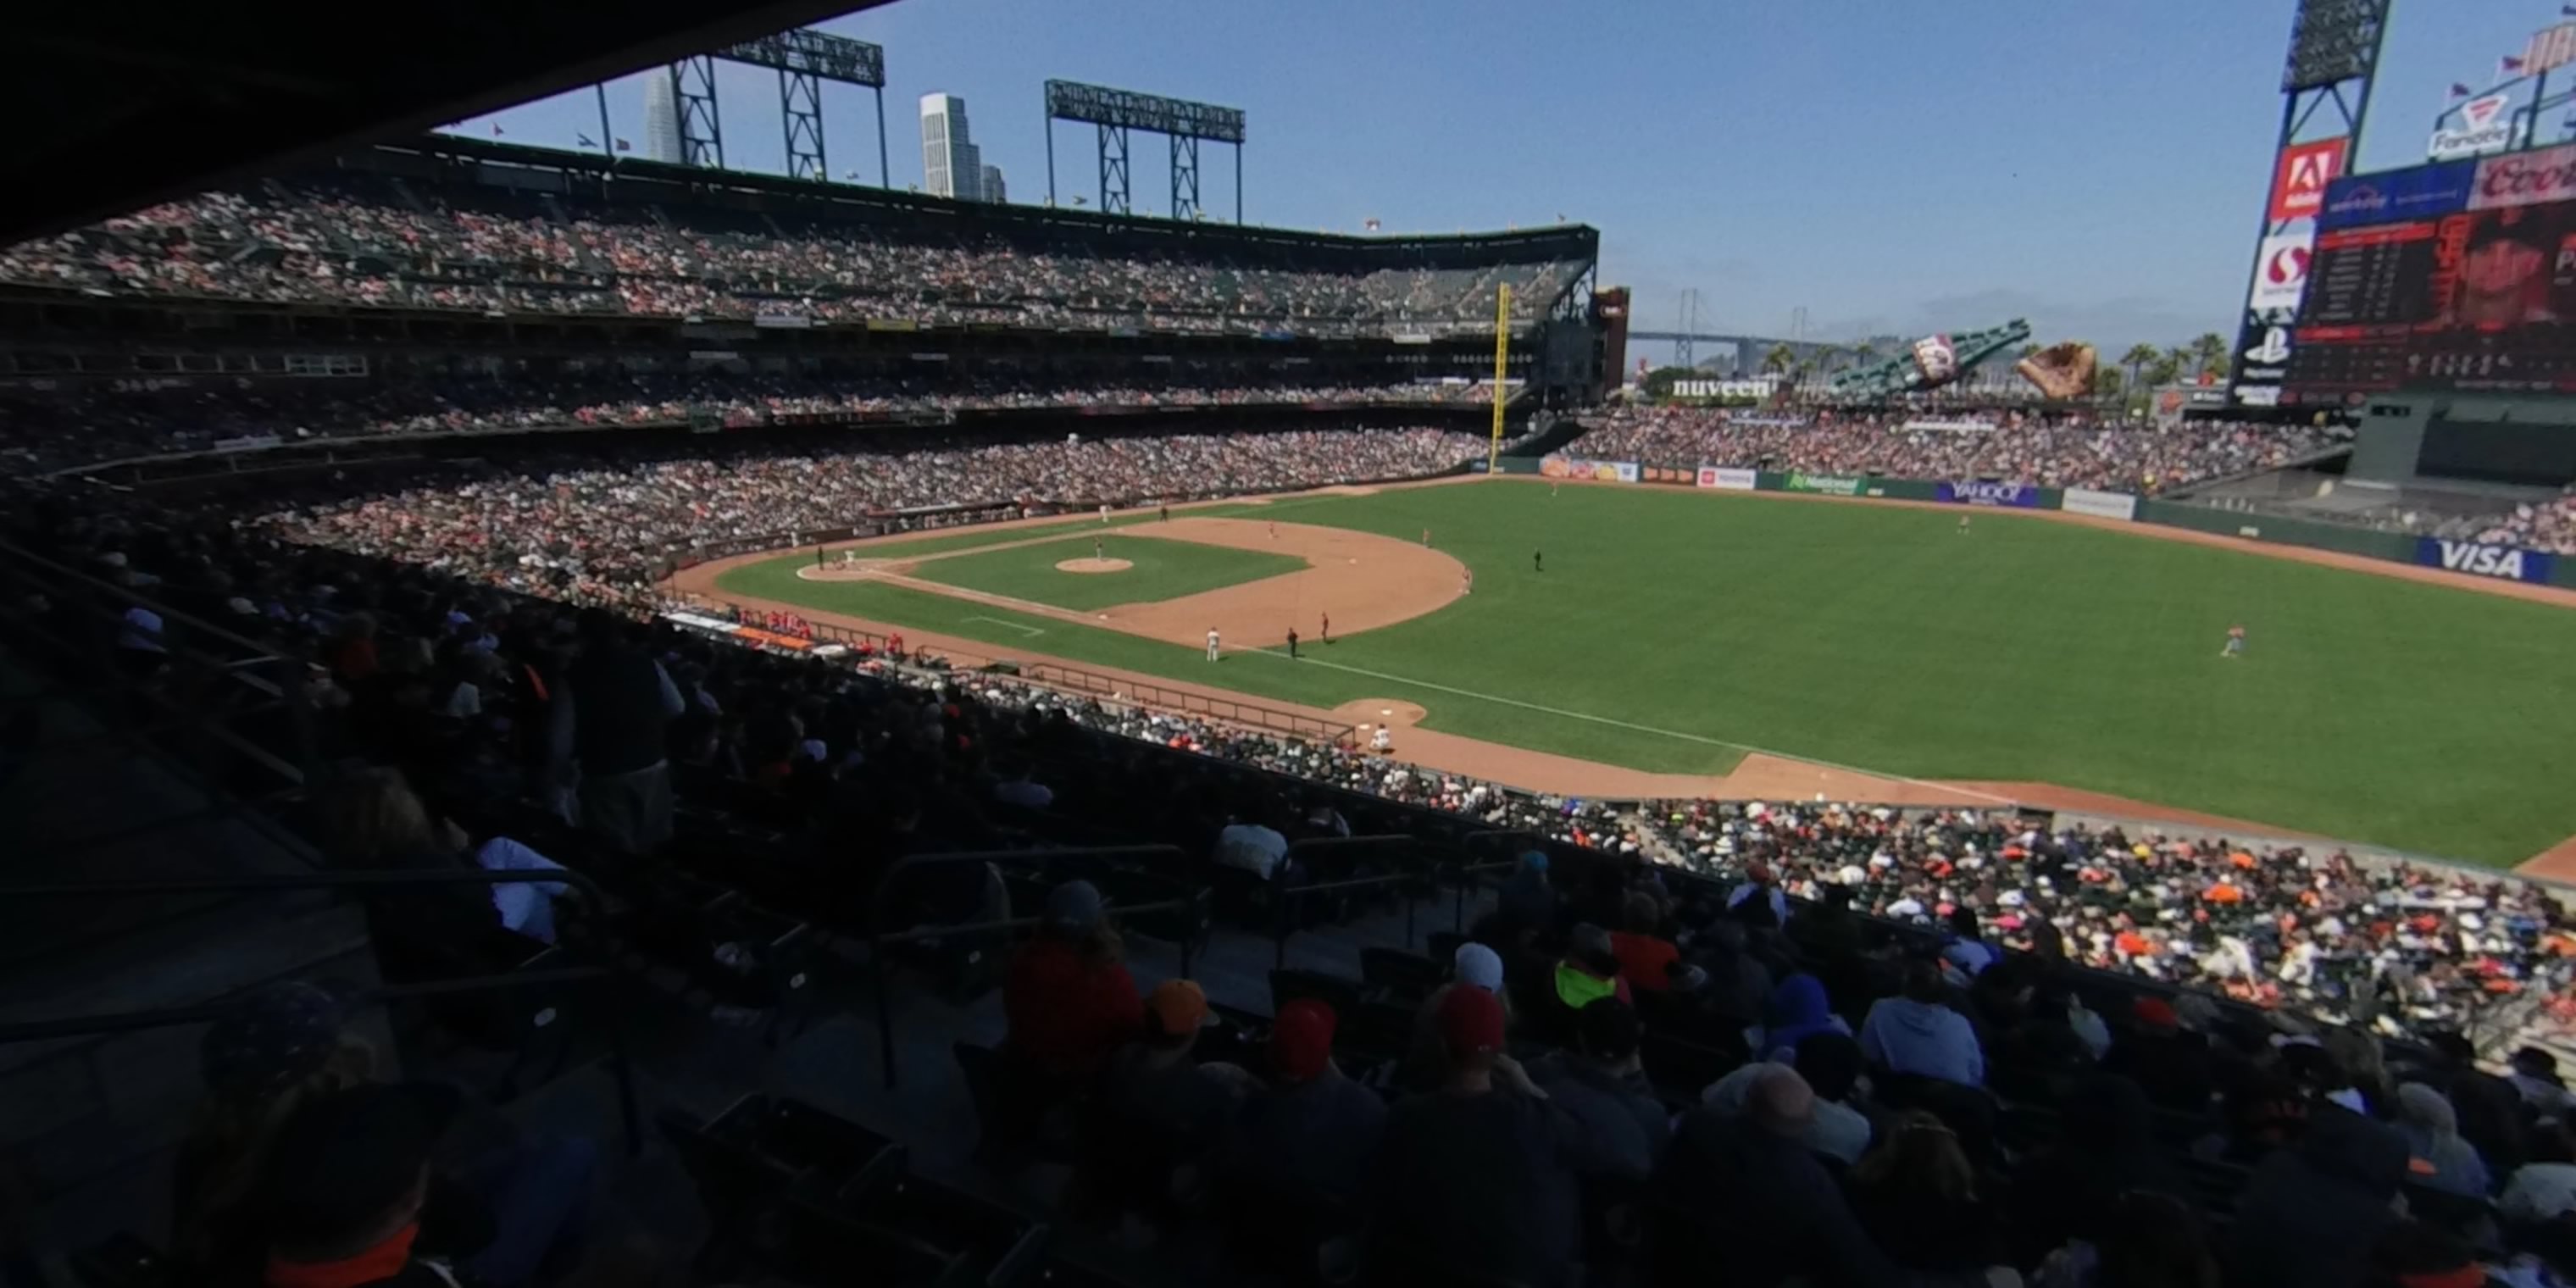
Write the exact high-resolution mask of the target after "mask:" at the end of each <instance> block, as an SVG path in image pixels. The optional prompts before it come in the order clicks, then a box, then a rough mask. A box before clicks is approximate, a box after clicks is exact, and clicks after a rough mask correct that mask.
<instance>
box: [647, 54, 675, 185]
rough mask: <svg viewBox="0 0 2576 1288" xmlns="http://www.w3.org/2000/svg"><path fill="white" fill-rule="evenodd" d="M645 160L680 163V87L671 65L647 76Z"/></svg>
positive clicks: (657, 69) (656, 69) (655, 70)
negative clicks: (675, 81)
mask: <svg viewBox="0 0 2576 1288" xmlns="http://www.w3.org/2000/svg"><path fill="white" fill-rule="evenodd" d="M644 159H645V160H647V161H662V162H667V163H669V164H672V165H678V164H679V163H680V87H679V86H678V85H677V84H676V83H674V82H673V81H672V79H671V69H670V68H667V67H660V68H655V69H654V71H653V74H652V75H650V76H648V77H646V78H645V79H644Z"/></svg>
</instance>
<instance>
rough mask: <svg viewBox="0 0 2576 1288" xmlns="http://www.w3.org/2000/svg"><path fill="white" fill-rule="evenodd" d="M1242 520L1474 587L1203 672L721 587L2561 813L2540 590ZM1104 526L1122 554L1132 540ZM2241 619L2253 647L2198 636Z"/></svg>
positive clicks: (1873, 514) (1696, 508)
mask: <svg viewBox="0 0 2576 1288" xmlns="http://www.w3.org/2000/svg"><path fill="white" fill-rule="evenodd" d="M1260 512H1261V513H1262V514H1263V515H1264V516H1265V517H1272V516H1275V517H1277V518H1281V519H1294V520H1295V521H1297V522H1302V523H1319V524H1327V525H1331V526H1337V527H1345V528H1354V529H1360V530H1365V531H1373V532H1379V533H1383V534H1386V535H1389V536H1394V537H1398V538H1401V539H1405V540H1414V539H1418V538H1419V535H1420V533H1421V531H1422V529H1424V528H1426V527H1427V528H1430V529H1431V530H1432V532H1433V538H1434V543H1435V544H1436V545H1438V546H1439V547H1441V548H1442V549H1444V550H1447V551H1449V552H1450V553H1452V554H1455V555H1457V556H1458V557H1460V558H1461V559H1464V560H1465V561H1466V562H1467V563H1468V564H1469V565H1470V566H1471V567H1473V568H1474V569H1475V572H1476V593H1475V594H1474V595H1473V596H1471V597H1468V598H1466V599H1462V600H1460V601H1458V602H1457V603H1455V604H1453V605H1451V606H1450V607H1448V608H1445V609H1443V610H1441V611H1439V612H1437V613H1433V614H1430V615H1428V616H1425V617H1420V618H1416V619H1414V620H1412V621H1410V622H1405V623H1402V624H1400V625H1396V626H1392V627H1388V628H1385V629H1382V630H1376V631H1370V632H1367V633H1366V634H1363V635H1358V636H1351V637H1346V638H1343V639H1340V640H1337V641H1336V642H1335V643H1334V644H1333V645H1332V646H1331V647H1330V648H1311V647H1310V652H1311V653H1312V654H1313V655H1314V656H1313V658H1312V659H1311V660H1309V661H1306V662H1301V663H1293V664H1292V663H1290V662H1289V661H1288V660H1287V659H1286V658H1284V657H1279V656H1274V655H1271V654H1266V653H1242V654H1237V655H1234V656H1231V657H1229V658H1227V659H1226V660H1225V661H1223V662H1220V663H1215V664H1210V663H1208V662H1206V661H1205V660H1204V659H1203V658H1201V656H1200V655H1199V651H1198V650H1197V649H1194V648H1186V647H1178V646H1173V645H1166V644H1159V643H1155V642H1153V641H1150V640H1143V639H1138V638H1136V637H1133V636H1127V635H1122V634H1118V633H1116V632H1111V631H1104V630H1095V629H1091V628H1087V627H1082V626H1076V625H1071V624H1068V623H1064V622H1061V621H1057V620H1053V619H1049V618H1043V617H1036V616H1028V615H1023V614H1017V613H1012V612H1010V611H1008V610H1003V609H996V608H992V607H989V606H984V605H977V604H970V603H965V602H962V601H958V600H952V599H946V598H943V597H941V596H938V595H935V594H930V593H927V592H920V591H912V590H906V589H903V588H901V587H893V586H885V585H879V584H873V583H865V582H856V583H850V582H843V583H818V582H807V581H801V580H798V579H797V578H796V577H795V575H794V569H795V566H796V564H797V560H796V559H795V558H794V557H792V556H789V557H782V558H781V559H777V560H772V561H768V562H766V563H762V564H755V565H751V566H747V567H744V568H740V569H736V570H734V571H732V572H730V573H727V574H725V576H724V578H723V581H722V584H723V586H724V587H725V589H727V590H731V591H735V592H737V593H742V594H750V595H759V596H762V597H764V598H771V599H779V600H786V601H792V602H799V603H804V604H808V605H811V606H813V607H816V608H821V609H826V610H837V611H844V612H850V613H855V614H858V615H861V616H865V617H869V618H873V619H878V620H886V621H893V622H899V623H902V624H905V625H909V626H913V627H916V628H923V629H932V630H938V631H942V632H945V633H949V634H953V635H961V636H966V637H969V638H973V639H979V640H985V641H988V642H990V643H993V644H995V645H998V646H1001V648H1000V649H998V650H997V651H1002V652H1007V651H1008V650H1009V649H1011V648H1022V649H1026V650H1028V651H1031V652H1043V653H1047V654H1051V655H1054V656H1059V657H1067V658H1072V659H1075V660H1078V661H1088V662H1093V663H1098V664H1102V665H1111V666H1119V667H1126V668H1132V669H1135V670H1140V671H1148V672H1153V673H1157V674H1164V675H1170V676H1174V677H1178V678H1182V679H1190V680H1199V681H1208V682H1218V683H1222V684H1224V685H1225V686H1227V687H1229V688H1233V689H1238V690H1241V691H1244V692H1246V693H1253V694H1261V695H1265V696H1269V697H1274V698H1279V699H1284V700H1290V701H1296V702H1302V703H1310V704H1314V705H1319V706H1329V705H1332V704H1335V703H1338V702H1342V701H1346V700H1349V699H1352V698H1358V697H1394V698H1404V699H1407V700H1410V701H1415V702H1419V703H1421V704H1422V705H1423V706H1424V707H1425V708H1427V709H1428V710H1429V712H1430V715H1429V718H1428V720H1427V722H1426V723H1428V724H1429V725H1430V726H1431V727H1434V728H1438V729H1442V730H1446V731H1450V732H1454V733H1459V734H1463V735H1467V736H1470V737H1476V738H1484V739H1489V740H1492V741H1496V742H1502V743H1508V744H1512V745H1516V746H1526V747H1534V748H1539V749H1542V750H1548V751H1555V752H1561V753H1564V754H1567V755H1573V756H1580V757H1584V758H1587V759H1593V760H1601V761H1606V762H1610V763H1616V764H1625V765H1633V766H1637V767H1639V768H1645V769H1656V770H1683V771H1698V772H1709V771H1714V770H1720V769H1723V768H1725V767H1727V766H1728V765H1731V764H1732V763H1733V762H1734V761H1735V760H1736V759H1738V758H1740V757H1741V755H1742V754H1743V753H1744V752H1745V751H1746V750H1748V749H1758V750H1765V751H1776V752H1783V753H1787V754H1791V755H1798V756H1805V757H1809V758H1813V759H1817V760H1823V761H1829V762H1833V763H1836V764H1842V765H1848V766H1853V767H1857V768H1864V769H1869V770H1873V771H1877V772H1880V773H1890V774H1901V775H1908V776H1914V777H1922V778H1964V779H1996V780H2020V779H2037V780H2044V781H2048V782H2054V783H2060V784H2064V785H2067V786H2071V787H2078V788H2085V789H2090V790H2094V791H2102V792H2110V793H2114V794H2117V795H2122V796H2131V797H2136V798H2139V799H2142V800H2149V801H2156V802H2160V803H2164V804H2168V805H2173V806H2178V807H2183V808H2189V809H2195V810H2202V811H2207V812H2210V813H2217V814H2227V815H2234V816H2238V817H2244V818H2251V819H2258V820H2262V821H2264V822H2266V823H2271V824H2276V825H2279V826H2281V827H2286V828H2293V829H2297V830H2302V831H2311V832H2317V833H2321V834H2325V835H2331V836H2339V837H2346V838H2350V839H2353V840H2358V841H2365V842H2371V843H2376V844H2383V845H2389V846H2396V847H2400V848H2405V849H2410V850H2417V851H2422V852H2426V853H2432V854H2441V855H2449V856H2455V857H2459V858H2466V859H2473V860H2477V861H2480V862H2487V863H2493V864H2498V865H2509V864H2511V863H2515V862H2518V861H2520V860H2522V859H2524V858H2528V857H2530V856H2531V855H2532V854H2534V853H2536V852H2538V851H2539V850H2541V849H2543V848H2545V847H2547V846H2549V845H2552V844H2555V843H2556V842H2558V841H2560V840H2562V839H2564V838H2565V837H2567V836H2568V835H2569V834H2570V833H2576V793H2569V792H2568V791H2566V790H2565V784H2566V782H2567V773H2568V766H2569V764H2570V763H2571V761H2576V757H2571V756H2570V754H2569V753H2568V752H2567V751H2566V750H2565V744H2566V741H2567V737H2568V734H2569V731H2571V730H2576V683H2570V682H2569V681H2568V679H2567V676H2568V667H2569V660H2570V659H2571V658H2576V612H2569V611H2568V610H2565V609H2561V608H2555V607H2551V606H2548V605H2541V604H2531V603H2524V602H2521V601H2516V600H2509V599H2504V598H2500V597H2496V596H2490V595H2482V594H2476V593H2472V592H2468V591H2462V590H2455V589H2451V588H2448V587H2441V586H2431V585H2424V584H2420V583H2414V582H2405V581H2398V580H2394V579H2391V578H2385V577H2375V576H2369V575H2366V574H2361V573H2354V572H2347V571H2343V570H2340V569H2333V568H2324V567H2319V566H2315V565H2310V564H2303V563H2297V562H2293V561H2289V560H2282V559H2273V558H2268V557H2264V556H2261V555H2256V554H2250V553H2243V552H2238V551H2233V550H2227V549H2221V548H2213V547H2208V546H2201V545H2193V544H2186V543H2182V542H2174V541H2163V540H2156V539H2152V538H2147V537H2139V536H2132V535H2127V534H2122V533H2118V532H2113V531H2106V530H2102V529H2096V528H2087V527H2078V526H2075V525H2072V524H2062V523H2055V522H2049V521H2045V520H2036V519H2027V518H2020V517H2016V516H2011V515H2005V514H1997V513H1991V512H1980V513H1979V514H1978V515H1977V521H1976V524H1975V529H1974V531H1973V532H1971V533H1969V534H1968V535H1966V536H1961V535H1959V534H1958V533H1957V531H1956V528H1957V523H1958V512H1956V511H1935V510H1914V509H1901V508H1895V507H1887V506H1874V505H1869V504H1864V503H1850V504H1835V503H1820V502H1795V501H1781V500H1772V499H1764V498H1753V497H1735V496H1716V495H1710V494H1706V493H1692V492H1682V491H1661V490H1647V489H1623V488H1607V487H1578V488H1566V489H1563V490H1562V491H1561V492H1559V493H1556V494H1554V495H1551V493H1550V490H1549V489H1547V488H1545V487H1542V486H1537V485H1532V484H1517V483H1494V484H1480V485H1472V486H1463V487H1443V488H1424V489H1413V490H1400V491H1392V492H1385V493H1380V494H1377V495H1374V496H1366V497H1348V496H1319V497H1307V498H1299V499H1296V500H1291V501H1286V502H1281V503H1279V504H1276V505H1272V506H1267V507H1263V508H1262V509H1261V511H1260ZM996 537H997V539H1007V538H1004V537H1003V536H1002V534H996ZM1112 540H1113V541H1118V542H1119V544H1120V545H1121V546H1122V549H1121V550H1120V551H1119V552H1117V553H1118V554H1119V556H1120V557H1123V558H1134V557H1135V556H1134V555H1132V554H1129V553H1127V552H1126V550H1125V549H1124V548H1123V547H1126V546H1129V545H1153V544H1155V543H1153V542H1151V541H1147V540H1120V539H1118V538H1112ZM1076 542H1078V544H1079V545H1080V546H1081V547H1082V549H1080V550H1078V551H1073V552H1071V553H1065V552H1061V551H1058V552H1054V553H1051V554H1050V555H1048V557H1047V558H1046V559H1045V560H1044V561H1043V562H1038V563H1037V567H1038V568H1039V569H1040V570H1042V571H1044V572H1045V573H1046V574H1047V575H1048V576H1053V577H1062V578H1064V579H1065V580H1068V581H1086V582H1088V581H1095V580H1097V581H1114V580H1118V579H1117V578H1087V577H1086V578H1076V577H1074V576H1072V575H1071V574H1057V573H1054V572H1053V569H1052V568H1051V567H1049V566H1048V565H1051V564H1052V562H1053V561H1054V560H1055V559H1061V558H1070V557H1075V555H1080V554H1088V553H1090V552H1089V548H1088V547H1089V544H1090V543H1089V540H1088V538H1078V539H1076ZM1076 542H1061V543H1054V545H1057V546H1066V545H1071V544H1075V543H1076ZM1040 549H1043V548H1042V547H1028V548H1025V551H1035V550H1040ZM1534 550H1544V551H1545V553H1546V556H1547V571H1546V572H1544V573H1535V572H1532V571H1531V567H1530V563H1531V560H1530V556H1531V554H1532V552H1533V551H1534ZM1025 551H1009V552H1000V553H1001V554H1006V555H1021V554H1023V553H1024V552H1025ZM1216 553H1220V554H1223V555H1227V556H1232V555H1235V554H1237V553H1238V552H1232V551H1220V552H1216ZM984 558H986V556H963V557H960V558H959V559H957V560H939V561H935V562H933V563H932V564H929V565H925V570H928V569H937V568H939V567H941V566H942V565H944V564H948V563H952V562H965V561H968V560H981V559H984ZM1131 584H1142V583H1131ZM1191 584H1192V585H1193V588H1194V589H1204V588H1205V586H1204V585H1199V584H1196V583H1195V582H1194V583H1191ZM988 588H990V587H988ZM999 593H1004V594H1011V595H1015V596H1017V597H1021V598H1031V599H1040V598H1045V597H1044V596H1040V595H1033V594H1027V593H1024V592H1022V591H1015V590H1001V591H1000V592H999ZM1172 593H1186V592H1172ZM1150 597H1153V596H1138V595H1129V596H1126V597H1124V598H1122V599H1118V600H1108V601H1097V602H1125V601H1126V599H1134V598H1150ZM1048 602H1061V600H1060V599H1050V600H1048ZM2236 622H2241V623H2243V624H2244V625H2245V627H2246V628H2247V631H2248V633H2249V636H2250V642H2251V648H2250V655H2249V656H2248V657H2246V658H2244V659H2242V660H2238V661H2221V660H2220V659H2219V656H2218V652H2219V645H2220V643H2221V640H2222V639H2223V637H2224V635H2225V632H2226V629H2227V627H2228V626H2229V624H2231V623H2236Z"/></svg>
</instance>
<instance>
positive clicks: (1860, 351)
mask: <svg viewBox="0 0 2576 1288" xmlns="http://www.w3.org/2000/svg"><path fill="white" fill-rule="evenodd" d="M1876 361H1878V346H1877V345H1874V344H1871V343H1869V342H1868V341H1866V340H1864V341H1862V342H1860V343H1859V344H1856V345H1853V346H1852V365H1853V366H1856V367H1866V366H1868V365H1869V364H1871V363H1873V362H1876Z"/></svg>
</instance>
